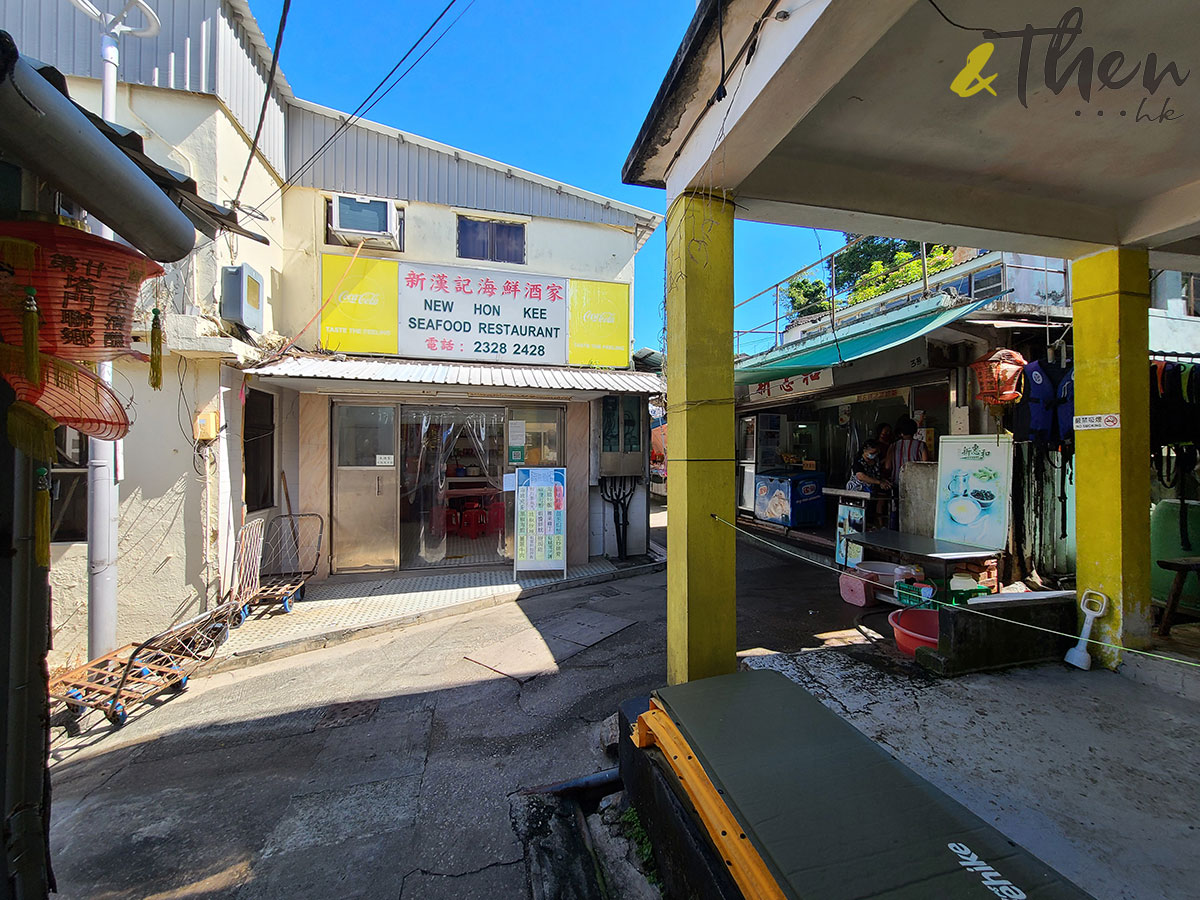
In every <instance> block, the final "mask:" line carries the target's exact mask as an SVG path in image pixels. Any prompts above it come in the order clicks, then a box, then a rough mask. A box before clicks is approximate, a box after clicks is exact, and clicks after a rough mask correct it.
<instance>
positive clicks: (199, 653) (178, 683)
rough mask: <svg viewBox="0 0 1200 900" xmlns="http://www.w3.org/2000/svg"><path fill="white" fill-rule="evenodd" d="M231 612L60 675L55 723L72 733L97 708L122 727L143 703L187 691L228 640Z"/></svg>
mask: <svg viewBox="0 0 1200 900" xmlns="http://www.w3.org/2000/svg"><path fill="white" fill-rule="evenodd" d="M230 612H231V610H230V608H229V607H228V605H227V604H225V605H222V606H217V607H215V608H213V609H211V610H209V611H208V612H205V613H201V614H200V615H198V616H193V617H192V618H191V619H188V620H187V621H185V622H180V623H179V624H177V625H173V626H171V627H170V628H168V629H167V630H166V631H163V632H160V633H159V634H156V635H155V636H154V637H152V638H150V639H149V640H146V641H143V642H142V643H140V644H126V645H125V646H124V647H121V648H120V649H117V650H114V651H112V652H111V653H106V654H105V655H104V656H101V657H99V658H98V659H93V660H91V661H90V662H88V663H85V664H84V665H82V666H80V667H79V668H77V669H73V670H71V671H70V672H67V673H66V674H63V675H59V676H57V677H56V678H54V679H53V680H52V681H51V682H50V699H51V714H52V716H54V720H55V721H56V722H57V723H58V724H61V725H63V726H65V727H66V728H67V730H68V731H72V730H73V729H74V727H75V726H76V723H77V722H78V720H79V718H80V717H81V716H82V715H83V712H84V710H85V709H98V710H101V711H102V712H103V713H104V715H105V716H106V717H107V718H108V721H110V722H112V724H113V725H115V726H116V727H118V728H120V727H121V726H122V725H124V724H125V720H126V719H127V718H128V717H129V710H130V709H132V708H133V707H135V706H137V705H138V704H139V703H144V702H145V701H147V700H149V699H150V698H151V697H154V696H156V695H158V694H161V693H162V692H163V691H176V692H178V691H182V690H183V689H184V688H185V687H187V683H188V678H190V677H191V675H192V673H193V672H195V671H196V669H198V668H200V666H202V665H204V663H206V662H208V660H209V659H211V658H212V656H213V654H215V653H216V652H217V648H218V647H220V646H221V644H222V643H224V642H225V638H226V637H228V636H229V619H228V617H229V615H230Z"/></svg>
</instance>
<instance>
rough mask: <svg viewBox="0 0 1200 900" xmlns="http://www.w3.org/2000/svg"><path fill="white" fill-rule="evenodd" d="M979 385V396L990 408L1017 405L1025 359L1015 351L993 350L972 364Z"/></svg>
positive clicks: (1019, 397)
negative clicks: (1009, 404) (1010, 404)
mask: <svg viewBox="0 0 1200 900" xmlns="http://www.w3.org/2000/svg"><path fill="white" fill-rule="evenodd" d="M971 371H972V372H974V373H975V379H976V381H977V382H978V383H979V392H978V394H977V396H978V397H979V399H980V400H982V401H983V402H984V403H986V404H988V405H989V406H1002V405H1004V404H1005V403H1016V402H1017V401H1018V400H1020V399H1021V375H1022V373H1023V372H1024V371H1025V357H1023V356H1021V354H1020V353H1017V352H1016V351H1015V350H1003V349H1001V350H993V351H992V352H991V353H988V354H987V355H985V356H981V357H980V358H979V359H977V360H975V362H973V363H971Z"/></svg>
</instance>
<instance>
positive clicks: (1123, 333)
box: [1071, 249, 1150, 668]
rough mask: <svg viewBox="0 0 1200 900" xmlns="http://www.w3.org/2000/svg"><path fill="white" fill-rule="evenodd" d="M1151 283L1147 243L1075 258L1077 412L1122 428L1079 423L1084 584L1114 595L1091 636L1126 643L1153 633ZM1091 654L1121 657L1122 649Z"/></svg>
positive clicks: (1106, 661) (1080, 581)
mask: <svg viewBox="0 0 1200 900" xmlns="http://www.w3.org/2000/svg"><path fill="white" fill-rule="evenodd" d="M1149 282H1150V265H1149V258H1148V256H1147V253H1146V251H1145V250H1126V249H1109V250H1103V251H1101V252H1100V253H1096V254H1093V255H1092V256H1087V257H1084V258H1082V259H1078V260H1075V261H1074V262H1073V263H1072V264H1071V288H1072V295H1073V301H1072V302H1073V305H1074V322H1075V326H1074V336H1075V414H1076V415H1081V416H1083V415H1110V414H1111V415H1117V416H1120V425H1119V427H1109V428H1099V429H1087V430H1080V431H1076V432H1075V483H1076V484H1077V485H1078V486H1079V487H1078V491H1077V493H1076V498H1075V523H1076V524H1075V527H1076V554H1077V561H1076V575H1077V585H1078V588H1079V590H1080V591H1081V592H1082V591H1085V590H1096V591H1100V592H1101V593H1103V594H1105V595H1106V596H1107V597H1108V599H1109V607H1108V612H1107V613H1105V615H1104V616H1103V617H1102V618H1101V619H1099V620H1097V623H1096V626H1097V627H1096V628H1095V629H1094V630H1093V632H1092V634H1093V637H1095V638H1096V639H1098V640H1102V641H1109V642H1111V643H1115V644H1122V645H1123V646H1127V647H1144V646H1146V644H1147V643H1148V642H1149V637H1150V476H1149V474H1148V469H1147V464H1148V459H1149V448H1150V411H1149V403H1148V398H1149V392H1150V375H1149V322H1148V310H1149V306H1150V283H1149ZM1091 653H1092V658H1093V659H1095V660H1096V662H1097V663H1102V664H1103V665H1105V666H1107V667H1109V668H1114V667H1115V666H1116V665H1117V663H1119V662H1120V654H1119V652H1118V651H1115V650H1107V649H1104V648H1097V647H1093V648H1092V650H1091Z"/></svg>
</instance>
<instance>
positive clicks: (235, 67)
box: [216, 3, 286, 174]
mask: <svg viewBox="0 0 1200 900" xmlns="http://www.w3.org/2000/svg"><path fill="white" fill-rule="evenodd" d="M217 66H218V68H217V85H216V94H217V96H218V97H220V98H221V99H222V100H224V101H225V105H226V106H228V107H229V109H230V110H231V111H232V112H233V115H234V117H235V118H236V119H237V120H238V121H239V122H240V123H241V124H242V127H243V128H244V129H246V132H247V133H248V134H249V135H251V136H253V135H254V129H255V127H256V126H257V125H258V113H259V110H261V109H262V100H263V89H264V88H265V87H266V84H267V74H268V71H269V69H270V66H269V65H268V64H266V63H263V62H261V61H260V60H259V58H258V56H257V54H256V52H255V50H254V47H253V45H252V44H251V43H250V38H249V37H248V36H247V34H246V29H245V28H244V27H243V26H242V25H241V23H240V22H237V21H235V20H234V18H233V17H232V16H231V15H230V10H229V7H228V6H227V5H226V4H224V3H222V4H221V14H220V16H218V18H217ZM277 83H278V82H277ZM285 122H286V115H285V113H284V103H283V98H282V97H280V95H279V90H278V89H277V88H276V89H273V90H272V91H271V102H270V104H269V105H268V106H267V117H266V120H265V121H264V122H263V131H262V136H261V137H260V138H259V139H258V146H259V149H260V150H261V151H262V153H263V155H264V156H265V157H266V158H267V160H268V161H269V162H270V163H271V165H272V166H274V167H275V170H276V171H277V172H279V173H281V174H282V172H283V167H284V163H285V158H284V136H283V130H284V125H285Z"/></svg>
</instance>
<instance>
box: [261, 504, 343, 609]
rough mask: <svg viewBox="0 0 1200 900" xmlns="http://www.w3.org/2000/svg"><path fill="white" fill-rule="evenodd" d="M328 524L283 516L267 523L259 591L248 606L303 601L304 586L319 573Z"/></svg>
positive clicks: (312, 516)
mask: <svg viewBox="0 0 1200 900" xmlns="http://www.w3.org/2000/svg"><path fill="white" fill-rule="evenodd" d="M324 532H325V520H324V519H322V518H321V517H320V516H319V515H317V514H316V513H298V514H294V515H280V516H276V517H275V518H273V519H271V521H270V522H269V523H267V530H266V536H265V538H264V540H263V551H262V568H261V571H260V572H259V576H258V589H257V591H255V592H254V594H253V595H252V596H251V597H250V599H249V600H248V601H247V606H275V605H278V606H281V607H282V608H283V611H284V612H285V613H286V612H291V611H292V604H293V603H294V602H296V601H298V600H303V599H304V586H305V584H306V583H307V582H308V580H309V579H310V578H312V576H313V573H315V572H316V571H317V560H319V559H320V558H321V539H322V537H323V536H324Z"/></svg>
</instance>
